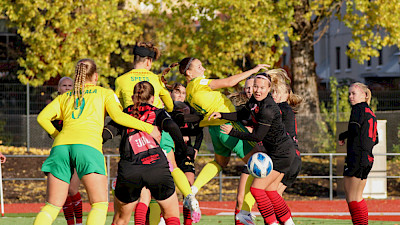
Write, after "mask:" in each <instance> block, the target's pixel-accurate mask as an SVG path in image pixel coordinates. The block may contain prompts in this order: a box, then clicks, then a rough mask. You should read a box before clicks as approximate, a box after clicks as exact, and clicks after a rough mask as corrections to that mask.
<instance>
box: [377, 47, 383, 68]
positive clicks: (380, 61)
mask: <svg viewBox="0 0 400 225" xmlns="http://www.w3.org/2000/svg"><path fill="white" fill-rule="evenodd" d="M382 64H383V56H382V49H379V57H378V66H382Z"/></svg>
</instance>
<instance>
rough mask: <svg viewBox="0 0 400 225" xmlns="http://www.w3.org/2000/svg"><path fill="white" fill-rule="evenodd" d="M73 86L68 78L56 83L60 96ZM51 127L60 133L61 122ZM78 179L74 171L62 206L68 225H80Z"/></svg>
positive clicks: (54, 122)
mask: <svg viewBox="0 0 400 225" xmlns="http://www.w3.org/2000/svg"><path fill="white" fill-rule="evenodd" d="M73 86H74V81H73V80H72V79H71V78H70V77H62V78H61V79H60V80H59V81H58V94H59V95H62V94H64V93H65V92H67V91H70V90H71V89H72V88H73ZM51 123H52V124H53V126H54V127H55V128H56V129H57V130H58V131H61V129H62V127H63V121H62V120H53V121H52V122H51ZM79 184H80V181H79V177H78V174H77V173H76V170H75V169H74V173H73V174H72V177H71V181H70V184H69V188H68V197H67V199H66V200H65V203H64V205H63V211H64V216H65V220H67V224H68V225H73V224H75V222H76V225H82V198H81V194H80V193H79Z"/></svg>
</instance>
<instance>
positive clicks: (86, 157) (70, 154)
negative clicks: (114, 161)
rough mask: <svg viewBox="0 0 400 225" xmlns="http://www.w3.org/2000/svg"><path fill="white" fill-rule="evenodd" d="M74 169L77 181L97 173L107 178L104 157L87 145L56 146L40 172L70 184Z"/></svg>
mask: <svg viewBox="0 0 400 225" xmlns="http://www.w3.org/2000/svg"><path fill="white" fill-rule="evenodd" d="M74 168H76V172H77V174H78V176H79V179H82V177H83V176H84V175H86V174H90V173H98V174H103V175H106V176H107V171H106V164H105V160H104V155H103V154H102V153H101V152H99V150H97V149H95V148H93V147H90V146H88V145H81V144H71V145H58V146H55V147H53V148H52V149H51V152H50V156H49V157H48V158H47V159H46V161H44V163H43V165H42V171H43V172H45V173H51V174H53V176H55V177H57V178H58V179H60V180H62V181H65V182H67V183H70V180H71V176H72V174H73V173H74Z"/></svg>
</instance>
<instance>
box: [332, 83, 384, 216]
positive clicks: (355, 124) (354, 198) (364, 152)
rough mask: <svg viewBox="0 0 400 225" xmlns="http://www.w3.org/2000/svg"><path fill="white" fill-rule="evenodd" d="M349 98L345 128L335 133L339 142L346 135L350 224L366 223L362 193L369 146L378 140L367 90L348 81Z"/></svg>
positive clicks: (370, 160) (370, 156)
mask: <svg viewBox="0 0 400 225" xmlns="http://www.w3.org/2000/svg"><path fill="white" fill-rule="evenodd" d="M349 100H350V104H351V105H352V109H351V115H350V121H349V125H348V130H347V131H346V132H344V133H341V134H340V135H339V144H340V145H344V144H345V140H346V139H347V156H346V160H345V165H344V172H343V176H344V190H345V194H346V201H347V204H348V206H349V211H350V214H351V219H352V221H353V224H368V208H367V203H366V202H365V201H364V199H363V197H362V193H363V191H364V188H365V184H366V183H367V177H368V174H369V172H370V171H371V168H372V165H373V163H374V155H373V154H372V149H373V147H374V146H375V145H376V144H377V143H378V135H377V127H376V126H377V120H376V116H375V114H374V112H373V111H372V109H371V108H370V107H369V103H370V101H371V91H370V90H369V89H368V87H367V86H366V85H365V84H362V83H354V84H352V85H351V86H350V88H349Z"/></svg>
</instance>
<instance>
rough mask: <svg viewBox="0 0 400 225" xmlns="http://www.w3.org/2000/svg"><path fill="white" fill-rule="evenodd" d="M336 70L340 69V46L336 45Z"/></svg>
mask: <svg viewBox="0 0 400 225" xmlns="http://www.w3.org/2000/svg"><path fill="white" fill-rule="evenodd" d="M336 70H340V47H336Z"/></svg>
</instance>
